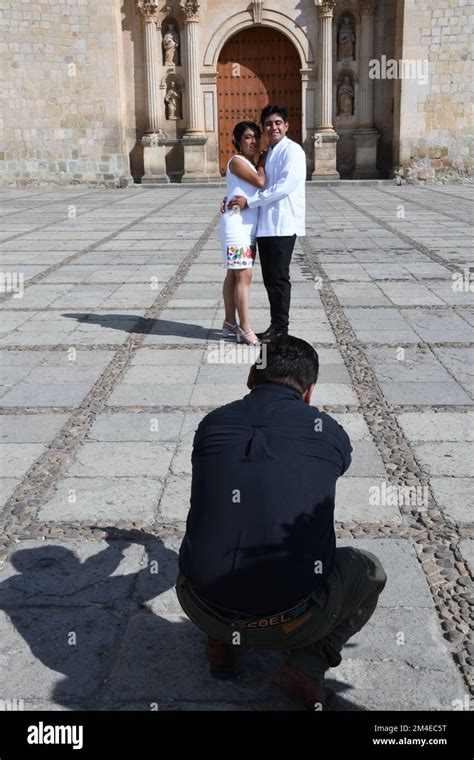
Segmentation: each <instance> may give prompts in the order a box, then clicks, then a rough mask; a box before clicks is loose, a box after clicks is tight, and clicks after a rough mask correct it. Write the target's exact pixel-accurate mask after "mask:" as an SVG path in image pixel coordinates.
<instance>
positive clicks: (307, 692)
mask: <svg viewBox="0 0 474 760" xmlns="http://www.w3.org/2000/svg"><path fill="white" fill-rule="evenodd" d="M273 683H274V684H275V686H279V687H280V688H281V689H284V690H285V691H286V692H287V693H288V694H290V695H291V696H292V697H294V698H295V699H296V700H298V702H301V703H302V704H303V705H304V708H305V710H311V712H315V711H319V710H334V709H335V707H336V704H337V696H336V693H335V692H334V691H333V690H332V689H329V688H328V687H327V686H325V685H324V682H323V681H317V680H316V679H314V678H311V676H309V675H307V673H304V672H303V671H302V670H298V668H295V667H294V666H293V665H290V664H289V663H288V662H285V663H284V664H283V665H282V666H281V668H280V670H279V671H278V673H277V674H276V676H275V677H274V679H273Z"/></svg>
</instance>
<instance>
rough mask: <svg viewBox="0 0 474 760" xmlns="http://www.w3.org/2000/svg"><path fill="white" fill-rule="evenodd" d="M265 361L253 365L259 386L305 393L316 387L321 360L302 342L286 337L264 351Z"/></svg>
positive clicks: (274, 341) (267, 345) (262, 349)
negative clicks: (274, 384)
mask: <svg viewBox="0 0 474 760" xmlns="http://www.w3.org/2000/svg"><path fill="white" fill-rule="evenodd" d="M261 352H262V354H261V357H262V358H263V359H265V361H262V362H261V363H259V360H257V362H256V364H254V365H253V379H254V383H255V385H262V384H263V383H281V384H282V385H289V386H290V387H292V388H295V390H297V391H299V392H300V393H303V392H304V391H307V390H308V388H309V387H310V385H313V384H315V383H316V381H317V379H318V373H319V358H318V354H317V352H316V351H315V349H314V348H313V347H312V346H310V344H309V343H306V341H305V340H302V339H301V338H295V337H294V336H293V335H282V336H280V337H279V338H275V339H274V340H272V341H270V343H265V344H264V345H263V346H262V348H261Z"/></svg>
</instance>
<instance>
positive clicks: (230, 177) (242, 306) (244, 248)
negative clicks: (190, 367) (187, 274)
mask: <svg viewBox="0 0 474 760" xmlns="http://www.w3.org/2000/svg"><path fill="white" fill-rule="evenodd" d="M260 138H261V131H260V128H259V127H258V126H257V125H256V124H254V123H253V122H251V121H241V122H240V123H239V124H237V126H236V127H235V129H234V134H233V140H232V143H233V145H234V146H235V148H236V150H237V151H238V152H237V155H235V156H232V157H231V159H230V161H229V163H228V164H227V197H228V198H232V197H233V196H234V195H245V196H247V197H248V196H250V195H253V194H254V193H255V188H262V187H264V185H265V171H264V166H263V165H264V161H263V159H262V160H260V161H259V162H258V164H257V165H256V161H258V159H259V156H260ZM258 213H259V211H258V208H257V209H249V208H246V209H244V210H243V211H241V210H240V209H239V207H238V206H236V207H235V208H233V209H227V208H226V209H225V211H224V213H223V214H222V216H221V241H222V249H223V254H224V265H225V266H226V267H227V275H226V277H225V280H224V288H223V295H224V306H225V321H224V324H223V325H222V332H223V334H224V337H226V338H228V337H231V336H233V335H235V336H236V338H237V342H238V343H240V342H241V341H244V343H246V344H247V345H249V346H259V345H260V341H259V340H258V338H257V336H256V335H255V333H254V331H253V330H252V328H251V327H250V321H249V313H248V308H249V289H250V283H251V280H252V267H253V263H254V261H255V254H256V234H257V222H258ZM236 309H237V313H238V315H239V322H240V325H238V324H237V322H236V320H235V310H236Z"/></svg>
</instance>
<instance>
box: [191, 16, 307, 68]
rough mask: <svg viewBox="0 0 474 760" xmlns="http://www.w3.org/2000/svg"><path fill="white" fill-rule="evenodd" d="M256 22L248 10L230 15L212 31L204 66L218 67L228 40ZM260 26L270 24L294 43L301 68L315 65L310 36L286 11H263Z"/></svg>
mask: <svg viewBox="0 0 474 760" xmlns="http://www.w3.org/2000/svg"><path fill="white" fill-rule="evenodd" d="M253 26H255V24H254V23H253V21H252V19H251V18H250V17H249V13H248V11H239V12H238V13H234V14H233V15H232V16H229V18H228V19H226V21H224V23H223V24H221V25H220V26H219V27H218V29H215V30H213V31H211V34H210V39H209V43H208V45H207V47H206V50H205V52H204V66H211V67H212V68H213V69H214V70H215V69H216V68H217V61H218V60H219V55H220V52H221V50H222V48H223V47H224V45H225V44H226V42H227V41H228V40H229V39H230V38H231V37H233V36H234V35H235V34H237V33H238V32H241V31H242V30H243V29H248V28H249V27H253ZM259 26H268V27H270V28H272V29H275V30H277V31H278V32H281V33H282V34H283V35H284V36H285V37H287V38H288V39H289V40H290V42H292V43H293V45H294V46H295V48H296V50H297V51H298V55H299V57H300V60H301V68H302V69H306V68H308V66H310V65H314V51H313V47H312V44H311V41H310V39H309V38H308V36H307V35H306V34H305V33H304V32H303V30H302V29H301V28H300V27H298V26H296V25H295V23H294V20H293V19H292V18H291V17H290V16H288V15H287V14H285V13H280V12H279V11H269V10H266V9H265V10H264V11H263V18H262V23H261V24H259Z"/></svg>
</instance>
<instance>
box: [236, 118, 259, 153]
mask: <svg viewBox="0 0 474 760" xmlns="http://www.w3.org/2000/svg"><path fill="white" fill-rule="evenodd" d="M246 129H252V130H253V131H254V132H255V137H258V138H260V137H261V136H262V130H261V129H260V127H259V126H258V124H255V123H254V122H253V121H240V122H239V123H238V124H236V125H235V127H234V133H233V136H232V138H233V139H232V142H233V144H234V145H235V147H236V148H237V150H240V141H241V139H242V136H243V134H244V132H245V130H246Z"/></svg>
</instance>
